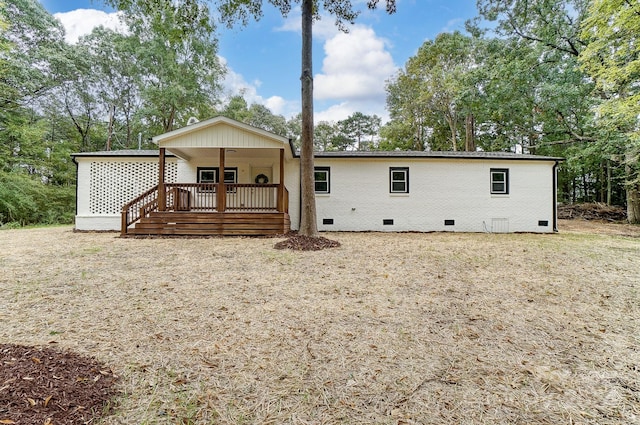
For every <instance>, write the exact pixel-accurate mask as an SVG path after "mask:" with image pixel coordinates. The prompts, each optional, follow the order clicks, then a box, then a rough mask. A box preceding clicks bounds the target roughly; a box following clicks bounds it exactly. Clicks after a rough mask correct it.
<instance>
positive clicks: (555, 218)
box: [552, 161, 560, 233]
mask: <svg viewBox="0 0 640 425" xmlns="http://www.w3.org/2000/svg"><path fill="white" fill-rule="evenodd" d="M558 165H560V161H556V163H555V164H553V171H552V173H553V175H552V178H553V201H552V202H553V232H554V233H558Z"/></svg>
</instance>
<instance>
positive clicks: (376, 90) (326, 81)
mask: <svg viewBox="0 0 640 425" xmlns="http://www.w3.org/2000/svg"><path fill="white" fill-rule="evenodd" d="M386 47H387V46H386V42H385V41H384V40H383V39H381V38H380V37H378V36H377V35H376V33H375V32H374V31H373V29H371V28H368V27H365V26H360V25H356V26H354V27H353V28H352V30H351V32H349V33H338V34H336V35H335V36H334V37H332V38H331V39H329V40H327V42H326V43H325V45H324V51H325V55H326V56H325V58H324V61H323V63H322V72H321V73H320V74H317V75H316V76H315V81H314V93H315V96H316V98H317V99H342V100H350V101H356V100H357V101H362V100H370V101H373V102H384V100H385V97H386V93H385V81H386V80H387V79H388V78H389V77H390V76H391V75H392V74H393V73H394V72H396V70H397V66H396V65H395V64H394V63H393V58H392V57H391V54H390V53H389V52H388V51H387V50H386Z"/></svg>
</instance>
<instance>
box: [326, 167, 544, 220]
mask: <svg viewBox="0 0 640 425" xmlns="http://www.w3.org/2000/svg"><path fill="white" fill-rule="evenodd" d="M315 165H316V166H328V167H330V168H331V188H330V191H331V193H330V194H328V195H316V205H317V209H318V223H319V224H318V227H319V229H320V230H336V231H367V230H373V231H462V232H484V231H494V232H502V231H508V232H552V231H553V188H552V185H553V176H552V173H553V165H554V163H553V162H551V161H548V162H547V161H511V160H459V159H419V160H416V159H400V158H393V159H392V158H388V159H364V158H358V159H355V160H354V159H344V158H339V159H338V158H332V159H327V158H318V159H317V160H316V162H315ZM389 167H408V168H409V193H408V194H391V193H390V191H389ZM491 168H508V169H509V194H508V195H491V193H490V176H489V170H490V169H491ZM323 219H333V225H325V224H322V223H323ZM385 219H391V220H393V225H383V220H385ZM445 220H454V223H455V224H454V225H449V226H445ZM539 221H547V223H548V225H547V226H539V223H538V222H539Z"/></svg>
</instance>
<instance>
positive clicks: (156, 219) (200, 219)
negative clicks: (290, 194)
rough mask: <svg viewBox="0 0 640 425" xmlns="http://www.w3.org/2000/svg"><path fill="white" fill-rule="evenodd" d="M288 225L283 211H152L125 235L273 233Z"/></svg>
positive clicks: (287, 218)
mask: <svg viewBox="0 0 640 425" xmlns="http://www.w3.org/2000/svg"><path fill="white" fill-rule="evenodd" d="M290 229H291V221H290V218H289V214H286V213H272V212H264V213H244V212H243V213H226V212H225V213H218V212H182V211H181V212H173V211H170V212H169V211H167V212H152V213H151V214H150V215H149V217H144V218H142V219H141V220H140V221H139V222H138V223H136V224H135V225H134V227H131V228H129V229H128V231H127V235H229V236H231V235H234V236H235V235H247V236H250V235H255V236H258V235H277V234H283V233H287V232H288V231H289V230H290Z"/></svg>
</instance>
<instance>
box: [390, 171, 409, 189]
mask: <svg viewBox="0 0 640 425" xmlns="http://www.w3.org/2000/svg"><path fill="white" fill-rule="evenodd" d="M395 173H401V174H402V176H403V178H402V179H395V178H394V174H395ZM397 183H403V184H404V189H402V190H397V189H395V188H394V184H397ZM389 193H409V167H389Z"/></svg>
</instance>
